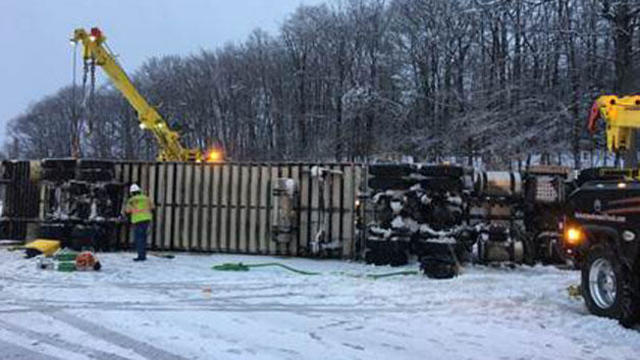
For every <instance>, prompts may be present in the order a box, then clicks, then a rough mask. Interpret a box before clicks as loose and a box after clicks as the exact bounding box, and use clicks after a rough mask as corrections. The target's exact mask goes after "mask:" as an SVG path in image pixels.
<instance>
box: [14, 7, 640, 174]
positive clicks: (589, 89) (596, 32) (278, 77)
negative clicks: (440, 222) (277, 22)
mask: <svg viewBox="0 0 640 360" xmlns="http://www.w3.org/2000/svg"><path fill="white" fill-rule="evenodd" d="M639 27H640V2H638V1H637V0H454V1H448V0H334V1H331V2H328V3H326V4H322V5H319V6H300V7H299V8H298V9H297V10H296V11H295V12H293V13H292V14H291V15H290V16H288V18H287V19H285V21H284V22H283V24H282V26H281V28H280V29H279V31H278V33H277V34H268V33H266V32H264V31H262V30H260V29H257V30H255V31H254V32H253V33H252V34H251V35H250V36H249V37H248V39H246V41H244V42H241V43H235V44H231V43H230V44H227V45H225V46H223V47H221V48H218V49H214V50H203V51H201V52H200V53H197V54H191V55H188V56H177V55H176V56H164V57H152V58H150V59H149V60H147V61H146V62H145V63H144V64H143V65H142V66H141V67H140V68H138V69H137V70H135V71H134V72H133V73H132V76H131V77H132V79H133V81H134V82H135V84H136V86H137V87H138V88H139V90H140V92H141V93H142V94H144V96H146V97H147V99H148V100H149V101H150V102H151V103H152V104H154V105H155V106H156V107H157V109H158V111H159V112H160V113H161V114H162V115H163V116H164V117H165V119H167V121H168V122H169V123H170V125H171V126H172V127H173V128H174V129H176V130H178V131H179V132H180V133H181V134H182V141H183V142H184V144H185V145H186V146H188V147H200V148H207V147H208V146H211V145H214V144H215V145H217V146H221V147H223V148H224V150H225V152H226V154H227V156H228V157H229V158H231V159H234V160H238V161H245V160H255V161H257V160H314V161H315V160H339V161H354V160H357V161H361V160H372V159H385V158H390V157H394V156H398V155H400V154H403V155H412V156H414V157H416V158H417V159H420V160H427V161H437V160H439V159H442V158H443V157H445V156H451V155H456V156H464V155H468V154H474V155H478V156H482V157H483V158H485V159H486V161H488V162H489V163H493V164H494V165H496V166H499V165H501V164H502V165H504V164H505V163H507V162H508V161H509V159H513V158H514V157H525V156H527V155H528V154H531V153H547V154H548V153H559V152H563V153H569V154H572V155H573V156H574V158H575V159H578V156H579V153H580V150H581V149H594V148H597V147H601V146H602V141H592V140H591V139H590V138H589V137H588V135H587V134H586V133H585V130H584V128H585V120H586V115H587V113H588V109H589V107H590V105H591V103H592V101H593V100H594V99H595V98H596V97H597V96H598V95H600V94H604V93H617V94H627V93H633V92H636V91H638V90H637V89H638V82H639V80H638V76H637V75H636V74H637V73H636V71H639V70H640V56H638V55H639V52H640V34H639V33H640V29H638V28H639ZM202 45H203V46H206V44H202ZM123 56H126V54H124V55H123ZM97 71H100V70H97ZM8 134H9V141H8V142H7V144H6V145H5V152H6V153H7V154H8V156H11V157H26V158H41V157H54V156H55V157H58V156H69V154H70V153H71V150H72V141H71V139H72V138H74V134H76V135H78V136H77V138H78V139H79V143H80V148H81V152H82V155H83V156H87V157H99V158H116V159H152V158H153V157H154V156H155V153H156V149H155V144H154V142H153V139H152V138H151V137H150V135H149V134H147V133H145V132H144V131H143V130H141V129H139V127H138V121H137V117H136V114H135V112H134V111H133V110H132V109H131V108H130V106H129V105H128V104H127V103H126V101H125V100H124V99H123V98H122V96H121V95H120V94H119V93H118V92H117V90H115V89H114V88H112V87H111V86H110V85H108V84H107V85H104V86H102V87H99V88H97V89H95V91H88V90H87V89H86V88H85V89H82V88H81V87H80V86H75V87H74V86H66V87H64V88H62V89H60V90H59V91H58V92H56V93H55V94H52V95H50V96H46V97H44V98H43V99H41V100H40V101H38V102H36V103H34V104H33V105H32V106H30V107H29V108H28V109H26V111H25V112H24V113H23V114H22V115H20V116H17V117H15V118H14V119H11V121H10V122H9V124H8Z"/></svg>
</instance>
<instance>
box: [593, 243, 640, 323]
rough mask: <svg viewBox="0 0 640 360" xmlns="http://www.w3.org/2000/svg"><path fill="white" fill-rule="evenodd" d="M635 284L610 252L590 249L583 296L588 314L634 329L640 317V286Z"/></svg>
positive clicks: (598, 246) (606, 248)
mask: <svg viewBox="0 0 640 360" xmlns="http://www.w3.org/2000/svg"><path fill="white" fill-rule="evenodd" d="M632 280H633V275H632V274H631V272H630V271H629V270H628V269H625V267H624V265H623V264H622V262H621V261H620V260H619V259H618V257H617V256H616V255H615V254H614V252H613V251H612V250H611V249H610V248H608V247H606V246H603V245H596V246H594V247H592V248H591V249H589V252H588V254H587V257H586V260H585V262H584V263H583V266H582V296H583V297H584V300H585V303H586V305H587V308H588V309H589V312H591V313H592V314H594V315H597V316H602V317H608V318H611V319H618V320H619V321H620V323H621V324H622V325H624V326H632V325H633V324H634V323H636V322H637V320H638V316H639V315H640V314H639V313H638V310H639V309H640V307H639V305H640V303H639V302H638V297H637V294H636V292H637V289H636V288H635V287H637V285H638V284H637V281H632Z"/></svg>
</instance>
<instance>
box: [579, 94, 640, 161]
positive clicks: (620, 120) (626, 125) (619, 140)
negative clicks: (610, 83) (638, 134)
mask: <svg viewBox="0 0 640 360" xmlns="http://www.w3.org/2000/svg"><path fill="white" fill-rule="evenodd" d="M599 118H603V119H604V121H605V123H606V132H607V148H608V149H609V151H614V152H617V151H625V150H629V145H630V144H631V141H632V138H631V137H632V136H634V135H635V131H636V130H638V129H640V95H632V96H616V95H603V96H600V97H598V98H597V99H596V101H595V102H594V103H593V106H592V107H591V111H590V113H589V123H588V125H587V127H588V129H589V131H590V132H591V133H594V132H595V131H596V124H597V121H598V119H599Z"/></svg>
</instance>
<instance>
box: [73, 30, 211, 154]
mask: <svg viewBox="0 0 640 360" xmlns="http://www.w3.org/2000/svg"><path fill="white" fill-rule="evenodd" d="M71 41H72V42H74V43H78V42H80V43H82V45H83V58H84V59H85V61H86V60H89V59H93V60H94V61H95V63H96V64H97V65H99V66H100V67H102V69H103V70H104V72H105V73H106V74H107V75H108V76H109V78H110V79H111V81H112V82H113V85H114V86H115V87H116V88H117V89H118V90H119V91H120V93H122V95H123V96H124V97H125V98H126V99H127V101H128V102H129V104H130V105H131V106H132V107H133V108H134V109H135V110H136V112H137V113H138V119H139V121H140V127H141V128H142V129H146V130H148V131H150V132H151V133H152V134H153V136H154V137H155V139H156V141H157V143H158V149H159V153H158V159H159V160H161V161H196V162H200V161H202V160H203V154H202V151H200V150H199V149H187V148H185V147H183V146H182V144H181V143H180V135H179V134H178V133H177V132H176V131H174V130H171V128H170V127H169V125H168V124H167V122H166V121H165V120H164V118H162V116H161V115H160V114H159V113H158V112H157V111H156V109H155V108H153V106H151V105H150V104H149V103H148V102H147V100H146V99H145V98H144V97H143V96H142V95H141V94H140V93H139V92H138V90H137V89H136V87H135V86H134V85H133V82H131V79H129V76H127V73H126V72H125V71H124V70H123V69H122V67H121V66H120V65H119V64H118V62H117V61H116V59H115V57H114V56H113V54H112V53H111V52H110V51H109V50H108V49H107V48H106V47H105V41H106V37H105V36H104V35H103V34H102V31H100V29H98V28H92V29H91V32H89V33H87V32H86V31H85V30H84V29H76V30H75V31H74V33H73V38H72V39H71Z"/></svg>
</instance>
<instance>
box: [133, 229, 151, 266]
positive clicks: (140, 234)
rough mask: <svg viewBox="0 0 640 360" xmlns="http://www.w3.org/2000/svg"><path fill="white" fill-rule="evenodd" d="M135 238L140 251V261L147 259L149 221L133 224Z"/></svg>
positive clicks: (137, 248)
mask: <svg viewBox="0 0 640 360" xmlns="http://www.w3.org/2000/svg"><path fill="white" fill-rule="evenodd" d="M133 226H134V228H133V237H134V239H135V242H136V250H137V251H138V259H146V258H147V229H148V228H149V221H145V222H141V223H137V224H133Z"/></svg>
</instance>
